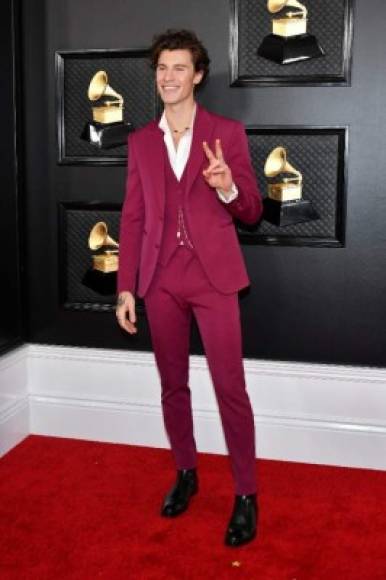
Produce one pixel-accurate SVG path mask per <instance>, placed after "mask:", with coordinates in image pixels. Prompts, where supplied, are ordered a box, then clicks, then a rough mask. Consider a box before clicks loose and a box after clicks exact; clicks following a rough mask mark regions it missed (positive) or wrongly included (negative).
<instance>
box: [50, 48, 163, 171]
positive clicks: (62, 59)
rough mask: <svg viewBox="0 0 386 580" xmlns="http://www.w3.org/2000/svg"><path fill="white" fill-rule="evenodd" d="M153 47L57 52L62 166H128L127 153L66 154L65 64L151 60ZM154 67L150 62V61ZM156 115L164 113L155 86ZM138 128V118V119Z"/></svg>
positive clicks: (58, 131) (57, 105)
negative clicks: (109, 59)
mask: <svg viewBox="0 0 386 580" xmlns="http://www.w3.org/2000/svg"><path fill="white" fill-rule="evenodd" d="M149 55H150V50H149V48H127V49H118V48H117V49H102V48H101V49H91V50H88V49H79V50H57V51H56V52H55V74H56V127H57V162H58V164H59V165H91V166H92V165H96V166H99V165H102V166H104V165H125V164H126V159H127V153H125V154H121V155H116V156H113V155H109V156H107V155H103V149H100V150H98V149H95V154H93V155H92V156H91V155H90V156H83V155H82V156H79V155H69V154H68V153H67V152H66V120H65V92H64V83H65V65H66V60H67V59H71V58H72V59H87V58H88V59H98V58H114V57H125V58H127V59H128V60H130V59H134V58H146V59H149ZM149 68H150V59H149ZM149 106H150V107H151V109H152V112H153V118H156V117H157V116H158V115H159V113H160V101H159V98H158V95H157V90H156V86H155V83H154V90H153V101H152V103H149ZM134 128H135V119H134Z"/></svg>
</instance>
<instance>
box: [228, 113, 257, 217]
mask: <svg viewBox="0 0 386 580" xmlns="http://www.w3.org/2000/svg"><path fill="white" fill-rule="evenodd" d="M224 157H225V162H226V163H227V164H228V166H229V167H230V169H231V171H232V177H233V182H234V184H235V185H236V187H237V189H238V195H237V197H236V199H235V200H233V201H231V202H230V203H227V204H224V205H225V207H226V209H227V210H228V211H229V213H230V214H231V215H232V216H233V217H235V218H237V219H239V220H240V221H242V222H244V223H246V224H254V223H256V222H257V221H258V220H259V219H260V217H261V215H262V213H263V200H262V197H261V194H260V190H259V187H258V184H257V181H256V175H255V172H254V169H253V167H252V163H251V157H250V153H249V146H248V139H247V136H246V133H245V129H244V126H243V125H242V123H236V125H235V129H234V131H233V134H232V136H231V140H230V145H229V148H228V151H227V152H226V153H225V154H224Z"/></svg>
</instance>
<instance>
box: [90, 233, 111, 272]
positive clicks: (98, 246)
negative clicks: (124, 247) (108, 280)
mask: <svg viewBox="0 0 386 580" xmlns="http://www.w3.org/2000/svg"><path fill="white" fill-rule="evenodd" d="M88 247H89V248H90V249H91V250H98V253H97V254H93V255H92V267H93V270H98V271H99V272H103V273H104V274H107V273H109V272H116V271H117V270H118V248H119V244H118V243H117V242H116V241H115V240H113V238H111V237H110V236H109V235H108V229H107V225H106V223H105V222H97V223H96V224H95V225H94V226H93V228H92V229H91V231H90V235H89V238H88Z"/></svg>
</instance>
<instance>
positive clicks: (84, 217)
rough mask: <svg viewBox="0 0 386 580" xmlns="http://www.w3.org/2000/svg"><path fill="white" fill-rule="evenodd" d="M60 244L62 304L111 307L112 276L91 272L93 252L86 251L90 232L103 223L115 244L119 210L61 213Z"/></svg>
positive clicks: (93, 307) (81, 307)
mask: <svg viewBox="0 0 386 580" xmlns="http://www.w3.org/2000/svg"><path fill="white" fill-rule="evenodd" d="M63 211H64V216H63V220H62V227H63V229H62V232H61V233H62V236H64V240H63V243H62V248H63V253H64V256H63V258H64V259H63V261H62V268H63V269H64V271H62V280H63V286H64V288H62V290H63V291H64V292H63V293H64V302H65V305H66V306H67V307H70V308H76V309H93V310H106V309H107V310H108V309H110V308H112V307H113V305H115V297H116V273H115V272H111V273H108V274H103V273H100V272H95V271H93V270H92V261H91V256H92V253H93V251H92V250H90V249H89V247H88V236H89V233H90V230H91V228H92V227H93V226H94V225H95V223H96V222H98V221H104V222H106V224H107V227H108V233H109V235H110V236H111V237H112V238H114V239H115V240H116V241H118V234H119V219H120V209H117V210H101V209H89V208H84V209H72V208H65V209H63Z"/></svg>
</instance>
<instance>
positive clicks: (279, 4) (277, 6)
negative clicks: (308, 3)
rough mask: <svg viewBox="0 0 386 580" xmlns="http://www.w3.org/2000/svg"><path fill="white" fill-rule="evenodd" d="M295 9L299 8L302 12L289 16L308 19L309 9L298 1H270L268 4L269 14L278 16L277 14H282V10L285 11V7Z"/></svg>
mask: <svg viewBox="0 0 386 580" xmlns="http://www.w3.org/2000/svg"><path fill="white" fill-rule="evenodd" d="M287 6H288V7H293V8H298V9H299V10H300V13H299V12H297V13H290V14H288V16H290V17H292V16H299V15H300V14H301V16H302V18H306V17H307V12H308V11H307V8H306V7H305V6H304V5H303V4H301V3H300V2H298V0H268V2H267V8H268V10H269V12H271V14H276V13H277V12H280V10H283V8H285V7H287Z"/></svg>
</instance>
